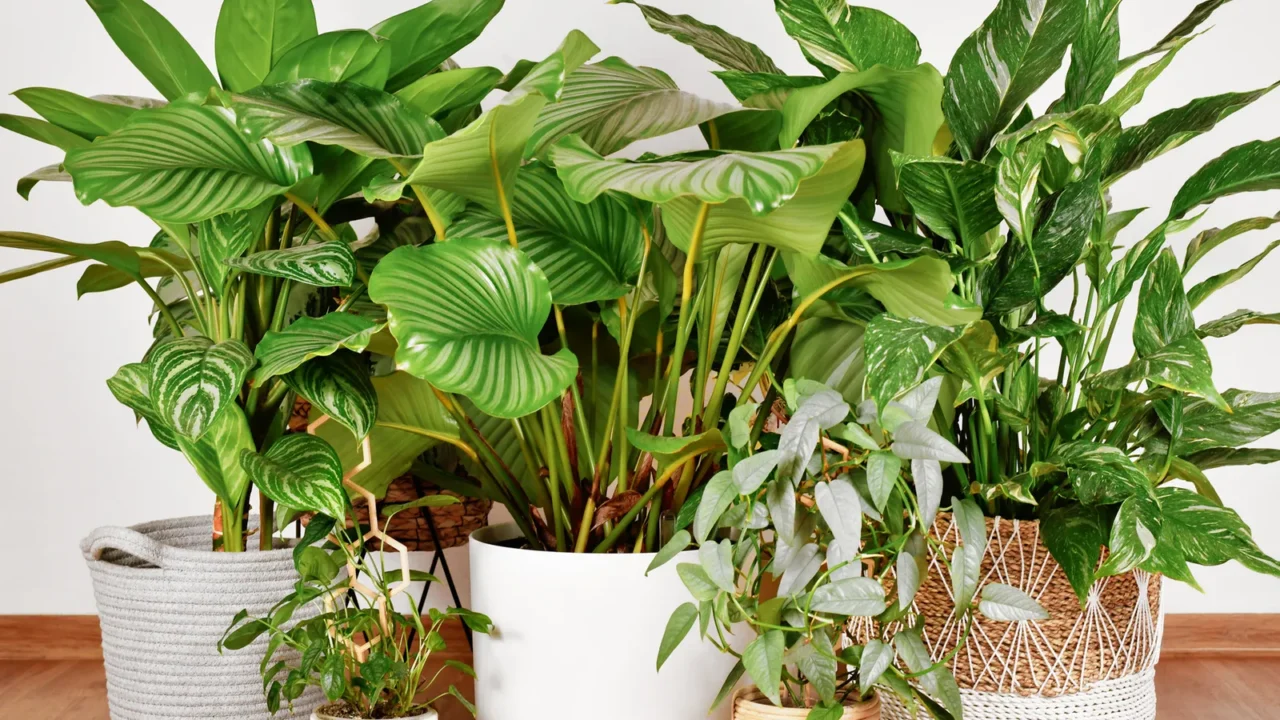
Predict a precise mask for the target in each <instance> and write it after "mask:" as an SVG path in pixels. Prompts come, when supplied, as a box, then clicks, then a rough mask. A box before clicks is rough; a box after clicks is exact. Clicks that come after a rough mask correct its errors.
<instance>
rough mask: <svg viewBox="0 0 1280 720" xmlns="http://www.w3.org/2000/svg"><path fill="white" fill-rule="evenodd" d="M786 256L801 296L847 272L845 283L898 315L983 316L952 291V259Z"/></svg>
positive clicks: (929, 318) (962, 320)
mask: <svg viewBox="0 0 1280 720" xmlns="http://www.w3.org/2000/svg"><path fill="white" fill-rule="evenodd" d="M783 258H784V259H785V260H786V262H787V272H788V274H789V275H791V279H792V281H793V282H794V283H795V285H796V289H797V290H798V291H799V295H800V296H801V297H805V296H808V295H810V294H811V293H813V292H816V291H817V290H818V289H820V288H821V287H822V286H823V285H826V284H828V283H831V282H834V281H836V280H837V279H839V278H841V277H843V278H844V279H845V280H844V283H843V285H841V286H840V287H852V288H857V289H859V290H863V291H865V292H866V293H868V294H870V295H871V296H872V297H874V298H875V299H876V300H879V301H880V302H881V303H882V304H883V305H884V307H885V309H886V310H888V311H889V312H891V313H893V314H894V315H897V316H898V317H906V318H915V319H918V320H923V321H924V322H927V323H930V324H932V325H964V324H966V323H969V322H972V321H974V320H977V319H978V318H979V317H981V314H982V310H981V308H978V307H977V306H975V305H972V304H969V303H966V302H965V301H963V300H961V299H960V298H958V297H956V296H955V295H953V294H952V293H951V288H952V287H953V286H954V284H955V278H954V277H953V276H952V275H951V267H950V266H949V265H947V263H946V261H944V260H940V259H938V258H933V257H918V258H912V259H910V260H893V261H890V262H882V263H879V264H871V263H866V264H862V265H855V266H853V267H847V266H844V265H842V264H840V263H838V262H836V261H834V260H830V259H828V258H824V257H819V258H817V259H815V260H808V259H806V258H800V257H788V255H786V254H784V256H783Z"/></svg>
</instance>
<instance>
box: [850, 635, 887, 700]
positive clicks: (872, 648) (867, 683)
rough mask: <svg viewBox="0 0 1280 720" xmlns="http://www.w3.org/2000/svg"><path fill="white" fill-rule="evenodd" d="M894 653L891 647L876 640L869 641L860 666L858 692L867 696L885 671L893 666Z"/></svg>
mask: <svg viewBox="0 0 1280 720" xmlns="http://www.w3.org/2000/svg"><path fill="white" fill-rule="evenodd" d="M893 659H894V652H893V647H892V646H891V645H887V644H885V643H882V642H880V641H879V640H876V639H871V640H868V641H867V644H866V645H863V646H862V662H861V663H859V664H858V692H859V693H861V694H863V695H865V694H866V693H867V691H868V690H870V689H871V686H872V685H874V684H875V682H876V681H877V680H879V679H880V676H881V675H883V674H884V671H885V670H888V669H889V666H890V665H892V664H893Z"/></svg>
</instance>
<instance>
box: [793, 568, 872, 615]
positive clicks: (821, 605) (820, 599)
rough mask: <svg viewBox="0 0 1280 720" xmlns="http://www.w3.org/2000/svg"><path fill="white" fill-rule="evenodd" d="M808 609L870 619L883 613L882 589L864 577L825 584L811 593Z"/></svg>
mask: <svg viewBox="0 0 1280 720" xmlns="http://www.w3.org/2000/svg"><path fill="white" fill-rule="evenodd" d="M809 607H810V609H811V610H813V611H815V612H825V613H834V614H836V615H850V616H859V617H870V616H875V615H879V614H880V613H882V612H884V609H885V599H884V587H882V586H881V585H880V583H879V582H877V581H875V580H873V579H871V578H865V577H855V578H847V579H845V580H839V581H837V582H833V583H827V584H826V585H822V586H820V587H819V588H818V589H816V590H814V591H813V602H812V603H811V604H810V606H809Z"/></svg>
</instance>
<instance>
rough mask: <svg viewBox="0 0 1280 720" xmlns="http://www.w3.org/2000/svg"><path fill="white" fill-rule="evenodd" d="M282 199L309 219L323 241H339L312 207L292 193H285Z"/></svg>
mask: <svg viewBox="0 0 1280 720" xmlns="http://www.w3.org/2000/svg"><path fill="white" fill-rule="evenodd" d="M284 198H285V199H286V200H288V201H289V202H291V203H293V204H294V206H295V207H297V208H298V209H299V210H301V211H302V212H303V213H305V214H306V216H307V217H309V218H311V222H312V223H314V224H315V226H316V228H318V229H319V230H320V234H321V235H324V238H325V240H328V241H330V242H335V241H338V240H340V238H339V237H338V233H336V232H334V231H333V228H331V227H329V223H327V222H325V221H324V218H323V217H321V216H320V213H319V212H317V211H316V209H315V208H314V207H311V205H310V204H309V203H308V202H307V201H306V200H303V199H302V198H300V197H298V196H297V195H294V194H293V193H285V194H284Z"/></svg>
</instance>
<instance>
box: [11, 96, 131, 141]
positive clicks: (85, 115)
mask: <svg viewBox="0 0 1280 720" xmlns="http://www.w3.org/2000/svg"><path fill="white" fill-rule="evenodd" d="M13 96H14V97H16V98H18V99H19V100H21V101H22V102H23V103H24V104H25V105H26V106H27V107H29V108H31V109H32V110H34V111H36V113H37V114H39V115H40V117H42V118H44V119H45V120H48V121H49V122H51V123H53V124H54V125H57V126H58V127H60V128H62V129H64V130H68V131H70V132H73V133H75V134H77V135H79V136H80V137H83V138H86V139H89V140H92V139H93V138H96V137H100V136H102V135H106V134H107V133H110V132H114V131H116V130H119V129H120V128H121V127H123V126H124V123H125V121H126V120H128V119H129V116H130V115H133V114H134V113H135V112H137V109H136V108H131V107H128V106H126V105H120V104H118V103H111V102H104V101H102V100H97V99H94V98H87V97H81V96H80V95H76V94H75V93H73V92H67V91H66V90H56V89H53V88H41V87H33V88H24V89H22V90H18V91H16V92H14V93H13ZM63 149H64V150H65V149H70V148H63Z"/></svg>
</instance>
